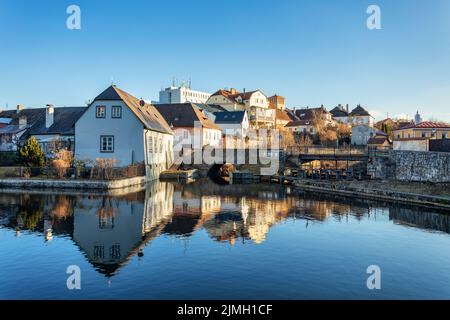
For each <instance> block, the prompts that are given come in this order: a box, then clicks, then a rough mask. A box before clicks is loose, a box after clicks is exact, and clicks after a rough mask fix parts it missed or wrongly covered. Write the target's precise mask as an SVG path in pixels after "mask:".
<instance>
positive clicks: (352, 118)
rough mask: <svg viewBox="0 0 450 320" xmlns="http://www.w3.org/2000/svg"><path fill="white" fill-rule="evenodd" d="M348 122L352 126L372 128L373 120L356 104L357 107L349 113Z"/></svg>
mask: <svg viewBox="0 0 450 320" xmlns="http://www.w3.org/2000/svg"><path fill="white" fill-rule="evenodd" d="M348 121H349V123H350V124H352V126H358V125H367V126H369V127H373V126H374V123H375V118H374V117H372V115H371V114H370V113H369V112H368V111H367V110H366V109H364V108H363V107H362V106H361V105H359V104H358V106H357V107H356V108H355V109H353V110H352V112H350V113H349V118H348Z"/></svg>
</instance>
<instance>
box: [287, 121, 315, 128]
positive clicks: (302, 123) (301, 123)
mask: <svg viewBox="0 0 450 320" xmlns="http://www.w3.org/2000/svg"><path fill="white" fill-rule="evenodd" d="M309 125H312V122H311V121H308V120H298V121H291V122H289V123H288V124H287V125H286V127H298V126H309Z"/></svg>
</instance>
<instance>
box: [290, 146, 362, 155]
mask: <svg viewBox="0 0 450 320" xmlns="http://www.w3.org/2000/svg"><path fill="white" fill-rule="evenodd" d="M286 153H287V154H288V155H333V156H339V155H342V156H344V155H347V156H349V155H361V156H362V155H366V154H367V148H366V147H353V146H352V147H341V148H330V147H322V146H293V147H288V148H287V150H286Z"/></svg>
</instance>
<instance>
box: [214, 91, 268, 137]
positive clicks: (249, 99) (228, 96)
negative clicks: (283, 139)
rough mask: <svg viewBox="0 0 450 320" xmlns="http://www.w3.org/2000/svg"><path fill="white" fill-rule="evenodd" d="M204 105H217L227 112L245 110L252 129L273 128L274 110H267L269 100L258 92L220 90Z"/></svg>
mask: <svg viewBox="0 0 450 320" xmlns="http://www.w3.org/2000/svg"><path fill="white" fill-rule="evenodd" d="M206 103H207V104H212V105H219V106H221V107H224V108H225V109H227V110H228V111H243V110H246V111H247V113H248V116H249V119H250V125H251V127H253V128H256V129H258V128H273V127H274V126H275V109H271V108H269V100H268V98H267V96H266V95H265V94H264V93H262V92H261V91H260V90H255V91H248V92H237V91H236V89H231V90H223V89H221V90H219V91H217V92H215V93H214V94H212V95H211V97H210V98H209V99H208V101H207V102H206Z"/></svg>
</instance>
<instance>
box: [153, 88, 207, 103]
mask: <svg viewBox="0 0 450 320" xmlns="http://www.w3.org/2000/svg"><path fill="white" fill-rule="evenodd" d="M169 96H170V97H169ZM210 96H211V94H210V93H206V92H201V91H195V90H191V89H189V88H186V87H171V88H166V89H164V90H161V91H160V92H159V103H186V102H192V103H206V101H207V100H208V99H209V97H210Z"/></svg>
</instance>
